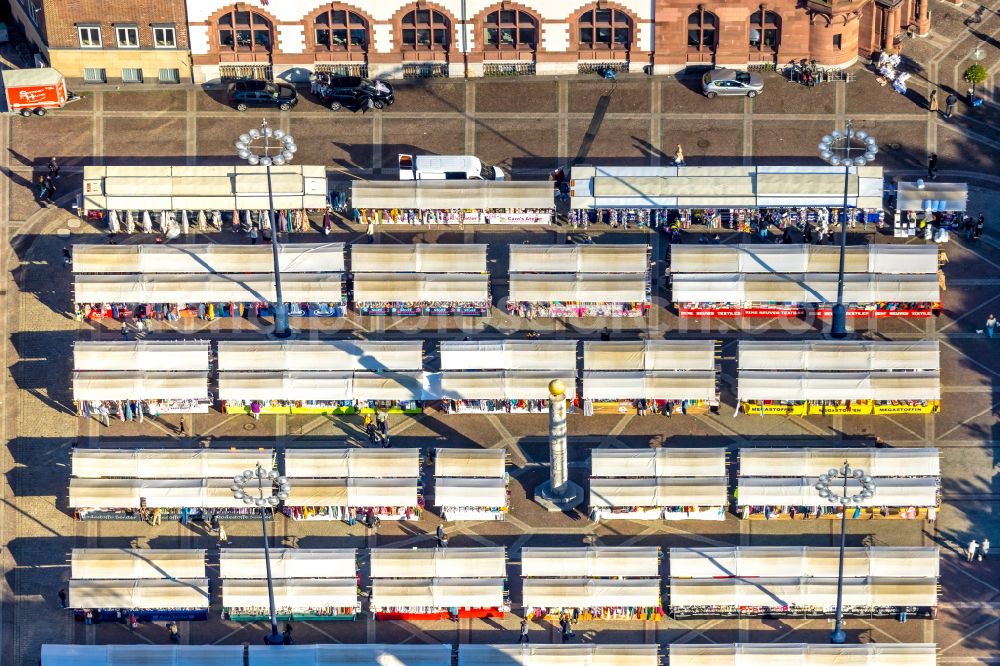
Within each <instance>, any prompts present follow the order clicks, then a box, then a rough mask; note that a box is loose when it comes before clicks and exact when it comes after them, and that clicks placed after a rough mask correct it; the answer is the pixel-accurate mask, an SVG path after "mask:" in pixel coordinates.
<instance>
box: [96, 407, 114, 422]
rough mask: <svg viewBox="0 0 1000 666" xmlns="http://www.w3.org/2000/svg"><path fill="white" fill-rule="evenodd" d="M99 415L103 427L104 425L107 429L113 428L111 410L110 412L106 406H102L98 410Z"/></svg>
mask: <svg viewBox="0 0 1000 666" xmlns="http://www.w3.org/2000/svg"><path fill="white" fill-rule="evenodd" d="M97 413H98V414H99V415H100V417H101V425H103V426H104V427H105V428H110V427H111V410H109V409H108V408H107V407H106V406H104V405H101V406H100V407H98V408H97Z"/></svg>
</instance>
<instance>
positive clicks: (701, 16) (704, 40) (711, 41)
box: [687, 5, 719, 53]
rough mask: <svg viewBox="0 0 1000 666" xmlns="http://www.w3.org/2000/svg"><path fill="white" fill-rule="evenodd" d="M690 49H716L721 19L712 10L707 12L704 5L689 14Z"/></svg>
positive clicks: (707, 51) (708, 51) (702, 51)
mask: <svg viewBox="0 0 1000 666" xmlns="http://www.w3.org/2000/svg"><path fill="white" fill-rule="evenodd" d="M687 26H688V51H693V52H698V53H712V52H714V51H715V45H716V43H717V42H716V39H717V35H718V31H717V28H718V26H719V19H718V18H716V16H715V14H713V13H712V12H706V11H705V7H704V5H698V11H696V12H693V13H692V14H691V15H690V16H688V21H687Z"/></svg>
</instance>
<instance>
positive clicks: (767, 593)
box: [670, 577, 937, 608]
mask: <svg viewBox="0 0 1000 666" xmlns="http://www.w3.org/2000/svg"><path fill="white" fill-rule="evenodd" d="M836 603H837V578H836V577H833V578H700V579H697V578H696V579H690V578H687V579H686V578H674V577H671V578H670V607H671V608H680V607H684V606H750V607H753V606H756V607H786V606H793V607H794V606H799V607H801V606H812V607H823V608H830V607H833V606H835V605H836ZM844 606H848V607H850V606H862V607H873V606H918V607H924V608H931V607H934V606H937V578H845V579H844Z"/></svg>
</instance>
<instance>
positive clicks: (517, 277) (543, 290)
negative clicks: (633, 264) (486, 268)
mask: <svg viewBox="0 0 1000 666" xmlns="http://www.w3.org/2000/svg"><path fill="white" fill-rule="evenodd" d="M648 283H649V279H648V277H647V276H645V275H634V274H633V275H630V274H609V275H605V274H599V273H577V274H566V273H553V274H541V273H511V274H510V300H511V301H512V302H515V303H519V302H528V303H553V302H572V303H643V302H645V301H646V300H647V298H648V295H647V286H648Z"/></svg>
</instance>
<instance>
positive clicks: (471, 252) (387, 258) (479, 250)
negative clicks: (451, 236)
mask: <svg viewBox="0 0 1000 666" xmlns="http://www.w3.org/2000/svg"><path fill="white" fill-rule="evenodd" d="M486 248H487V246H486V244H485V243H480V244H468V245H465V244H462V245H459V244H451V245H445V244H437V243H417V244H415V245H371V244H362V243H355V244H353V245H351V272H352V273H354V274H355V275H357V274H358V273H486Z"/></svg>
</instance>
